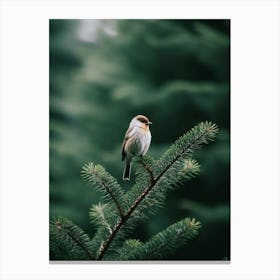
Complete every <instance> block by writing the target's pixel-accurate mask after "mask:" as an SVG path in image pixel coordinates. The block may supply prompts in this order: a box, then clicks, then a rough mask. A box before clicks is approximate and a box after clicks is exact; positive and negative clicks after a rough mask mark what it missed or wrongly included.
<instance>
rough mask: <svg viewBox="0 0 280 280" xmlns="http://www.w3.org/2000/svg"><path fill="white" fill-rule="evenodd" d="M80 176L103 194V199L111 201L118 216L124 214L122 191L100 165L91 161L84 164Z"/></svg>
mask: <svg viewBox="0 0 280 280" xmlns="http://www.w3.org/2000/svg"><path fill="white" fill-rule="evenodd" d="M81 176H82V178H83V179H84V180H85V181H86V182H88V183H89V184H91V185H95V186H96V188H97V190H98V191H100V192H102V193H103V194H104V199H105V200H109V201H112V202H113V203H114V204H115V206H116V208H117V211H118V213H119V216H120V217H123V216H124V213H123V210H122V204H123V201H122V200H123V197H124V191H123V190H122V188H121V187H120V185H119V184H118V182H117V181H116V179H115V178H114V177H112V176H111V175H110V174H109V173H108V172H106V170H105V169H104V168H103V167H102V166H101V165H99V164H98V165H94V164H93V163H88V164H85V165H84V166H83V168H82V171H81Z"/></svg>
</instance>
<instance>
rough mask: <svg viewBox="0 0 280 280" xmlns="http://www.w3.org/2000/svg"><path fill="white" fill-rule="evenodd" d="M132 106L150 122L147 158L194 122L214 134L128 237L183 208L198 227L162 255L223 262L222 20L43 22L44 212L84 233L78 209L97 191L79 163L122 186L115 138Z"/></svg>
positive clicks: (226, 158)
mask: <svg viewBox="0 0 280 280" xmlns="http://www.w3.org/2000/svg"><path fill="white" fill-rule="evenodd" d="M137 114H144V115H147V116H148V117H149V119H150V120H151V121H152V122H153V125H152V127H151V131H152V144H151V147H150V149H149V152H148V154H149V155H150V156H152V157H154V158H158V157H160V156H161V155H162V153H163V152H164V151H165V150H166V149H167V148H168V147H169V146H170V145H171V144H172V143H173V142H174V141H175V140H176V139H177V138H178V137H179V136H181V135H182V134H183V133H185V132H186V131H187V130H189V129H190V128H192V127H193V126H194V125H196V124H197V123H198V122H200V121H204V120H208V121H213V122H215V123H216V124H217V125H218V126H219V128H220V133H219V135H218V138H217V139H216V141H215V142H214V143H211V144H209V145H206V146H204V147H203V149H202V150H200V151H198V152H197V153H196V154H195V156H194V158H196V159H198V160H199V162H200V164H201V173H200V175H199V176H198V177H196V178H195V179H193V180H191V181H189V182H187V183H186V184H185V185H184V186H181V187H180V188H178V189H177V190H176V191H174V192H172V193H170V195H169V196H168V198H167V200H166V204H165V206H164V208H162V209H161V210H160V211H159V212H158V213H157V214H156V215H155V216H152V217H151V219H150V220H149V222H147V223H143V224H140V225H139V226H138V227H137V228H136V229H135V231H134V232H133V236H132V237H133V238H139V239H140V240H142V241H145V240H146V239H147V238H149V237H151V236H152V235H153V234H155V233H157V232H158V231H160V230H162V229H164V228H166V227H167V226H168V225H170V224H172V223H174V222H176V221H178V220H179V219H182V218H184V217H188V216H191V217H195V218H196V219H198V220H200V221H201V223H202V229H201V230H200V235H199V236H198V237H197V238H196V239H195V240H193V241H191V242H189V244H187V245H186V246H185V247H183V248H181V249H180V250H178V251H176V252H175V253H174V254H173V255H171V256H168V257H167V259H177V260H230V21H229V20H50V216H54V215H55V216H58V215H59V216H65V217H67V218H69V219H71V220H72V221H73V222H74V223H76V224H77V225H78V226H80V227H82V228H83V229H84V230H85V231H86V232H88V233H89V234H90V235H91V236H92V235H93V234H94V232H95V229H94V228H93V227H92V225H91V224H90V223H89V218H88V212H89V207H90V206H91V205H92V204H93V203H97V202H98V201H99V194H98V193H96V192H95V191H94V190H93V189H92V188H90V187H89V186H86V185H85V184H84V183H83V181H82V180H81V178H80V170H81V166H82V165H83V164H84V163H85V162H89V161H92V162H94V163H100V164H102V165H103V166H104V167H105V168H106V169H107V171H109V172H110V173H111V174H112V175H113V176H115V177H116V178H117V180H118V181H119V182H120V183H121V184H122V186H123V187H124V188H125V189H129V188H130V186H131V184H132V183H133V177H132V181H131V182H130V183H127V182H122V179H121V178H122V170H123V162H121V144H122V140H123V136H124V134H125V132H126V130H127V128H128V124H129V122H130V120H131V119H132V118H133V117H134V116H135V115H137Z"/></svg>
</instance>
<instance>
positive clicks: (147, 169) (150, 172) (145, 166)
mask: <svg viewBox="0 0 280 280" xmlns="http://www.w3.org/2000/svg"><path fill="white" fill-rule="evenodd" d="M140 163H141V164H142V165H143V167H144V168H145V170H146V171H147V172H148V173H149V175H150V179H151V182H153V181H154V180H155V178H154V173H153V171H152V170H151V169H150V167H149V165H148V164H147V163H146V162H144V160H143V157H142V158H141V159H140Z"/></svg>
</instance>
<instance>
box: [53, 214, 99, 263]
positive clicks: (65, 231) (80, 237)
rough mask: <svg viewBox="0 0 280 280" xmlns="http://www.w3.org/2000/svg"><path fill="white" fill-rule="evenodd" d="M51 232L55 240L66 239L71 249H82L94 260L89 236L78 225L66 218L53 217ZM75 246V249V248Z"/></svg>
mask: <svg viewBox="0 0 280 280" xmlns="http://www.w3.org/2000/svg"><path fill="white" fill-rule="evenodd" d="M51 234H52V237H53V239H54V240H56V241H58V242H59V241H61V240H65V241H67V243H69V245H68V244H63V247H64V245H66V247H67V246H68V247H69V251H75V252H76V253H77V251H82V252H83V253H84V254H85V256H87V258H88V259H90V260H94V259H95V257H94V256H93V255H92V253H91V249H90V247H91V244H90V239H89V237H88V236H87V235H86V234H85V233H84V232H83V231H82V230H81V229H80V228H79V227H77V226H76V225H74V224H73V223H72V222H70V221H69V220H67V219H64V218H58V219H53V221H52V222H51ZM63 236H64V237H63ZM74 248H75V250H74Z"/></svg>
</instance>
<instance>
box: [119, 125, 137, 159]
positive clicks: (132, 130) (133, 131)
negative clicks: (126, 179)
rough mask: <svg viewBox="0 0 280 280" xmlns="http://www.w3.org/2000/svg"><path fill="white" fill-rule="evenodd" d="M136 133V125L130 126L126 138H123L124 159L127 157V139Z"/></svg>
mask: <svg viewBox="0 0 280 280" xmlns="http://www.w3.org/2000/svg"><path fill="white" fill-rule="evenodd" d="M134 133H135V129H134V127H130V128H128V130H127V132H126V134H125V136H124V139H123V143H122V161H123V160H124V159H125V156H126V152H125V144H126V141H127V140H128V139H129V138H130V137H131V136H132V135H133V134H134Z"/></svg>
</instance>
